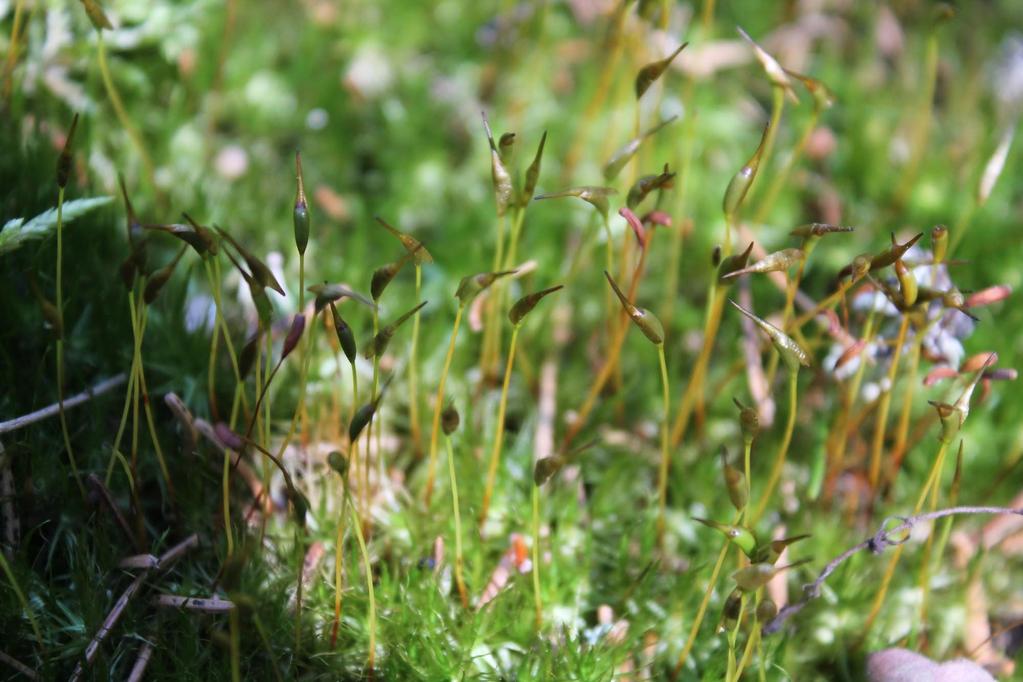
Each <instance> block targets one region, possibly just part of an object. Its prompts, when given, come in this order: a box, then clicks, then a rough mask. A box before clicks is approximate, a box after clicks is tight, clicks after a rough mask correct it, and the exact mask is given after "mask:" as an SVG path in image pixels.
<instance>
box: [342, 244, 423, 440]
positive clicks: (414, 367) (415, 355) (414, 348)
mask: <svg viewBox="0 0 1023 682" xmlns="http://www.w3.org/2000/svg"><path fill="white" fill-rule="evenodd" d="M415 265H416V305H419V302H420V301H421V300H422V283H423V266H422V265H420V264H419V263H416V264H415ZM356 403H358V401H356ZM408 404H409V426H410V429H411V431H412V445H413V447H414V448H415V450H416V453H417V454H418V453H420V452H421V450H420V449H419V437H420V433H419V311H418V310H417V311H416V314H415V315H413V316H412V345H411V348H410V349H409V369H408Z"/></svg>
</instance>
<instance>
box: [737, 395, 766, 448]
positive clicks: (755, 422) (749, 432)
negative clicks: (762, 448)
mask: <svg viewBox="0 0 1023 682" xmlns="http://www.w3.org/2000/svg"><path fill="white" fill-rule="evenodd" d="M732 402H733V403H735V406H736V407H738V408H739V429H740V430H741V431H742V440H743V441H744V442H745V443H746V444H747V445H748V444H750V443H752V442H753V440H754V439H755V438H756V437H757V434H759V433H760V416H759V415H758V414H757V411H756V410H755V409H753V408H752V407H750V406H749V405H743V404H742V403H740V402H739V401H738V400H737V399H736V398H732Z"/></svg>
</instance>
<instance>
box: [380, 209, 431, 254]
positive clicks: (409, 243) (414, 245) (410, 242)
mask: <svg viewBox="0 0 1023 682" xmlns="http://www.w3.org/2000/svg"><path fill="white" fill-rule="evenodd" d="M374 220H376V221H377V222H378V223H379V224H380V225H381V226H382V227H383V228H384V229H385V230H387V231H388V232H390V233H391V234H392V235H394V236H395V237H397V239H398V240H399V241H400V242H401V245H402V246H404V247H405V250H406V251H408V252H409V253H411V254H412V260H413V262H414V263H415V264H416V265H424V264H426V263H432V262H433V256H431V255H430V252H429V251H427V250H426V247H425V246H423V243H422V242H420V241H419V240H418V239H416V238H415V237H413V236H411V235H408V234H405V233H404V232H402V231H400V230H398V229H397V228H396V227H394V226H393V225H391V224H390V223H388V222H387V221H385V220H384V219H383V218H381V217H380V216H375V217H374Z"/></svg>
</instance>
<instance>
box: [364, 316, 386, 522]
mask: <svg viewBox="0 0 1023 682" xmlns="http://www.w3.org/2000/svg"><path fill="white" fill-rule="evenodd" d="M379 331H380V315H379V313H378V312H377V309H376V308H373V336H374V337H376V335H377V333H378V332H379ZM379 387H380V355H379V354H377V353H374V354H373V392H372V393H370V395H376V394H377V389H378V388H379ZM382 425H383V424H382V421H381V419H380V412H379V410H377V411H376V412H374V413H373V419H372V420H370V422H369V437H370V439H372V438H373V434H374V428H373V427H374V426H375V427H376V439H377V461H378V462H383V459H384V455H383V450H382V449H381V447H380V429H381V428H382ZM363 464H364V465H365V466H364V467H363V468H362V486H360V487H361V488H362V509H363V511H364V512H365V513H366V523H367V524H368V523H370V519H371V515H370V512H369V443H368V442H367V443H366V457H365V461H364V462H363ZM367 528H368V526H367Z"/></svg>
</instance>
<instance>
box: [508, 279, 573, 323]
mask: <svg viewBox="0 0 1023 682" xmlns="http://www.w3.org/2000/svg"><path fill="white" fill-rule="evenodd" d="M564 288H565V285H564V284H558V285H556V286H553V287H548V288H547V289H542V290H540V291H534V292H533V293H531V294H526V295H525V296H523V297H522V298H520V299H519V300H517V301H515V304H514V305H513V306H512V307H511V310H509V311H508V319H509V320H510V321H511V323H512V324H513V325H518V324H520V323H521V322H522V319H523V318H524V317H525V316H526V315H528V314H529V313H530V312H531V311H532V310H533V308H535V307H536V305H537V304H538V303H539V302H540V301H541V300H542V299H543V298H544V297H545V296H547V295H548V294H553V293H554V292H555V291H559V290H561V289H564Z"/></svg>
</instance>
